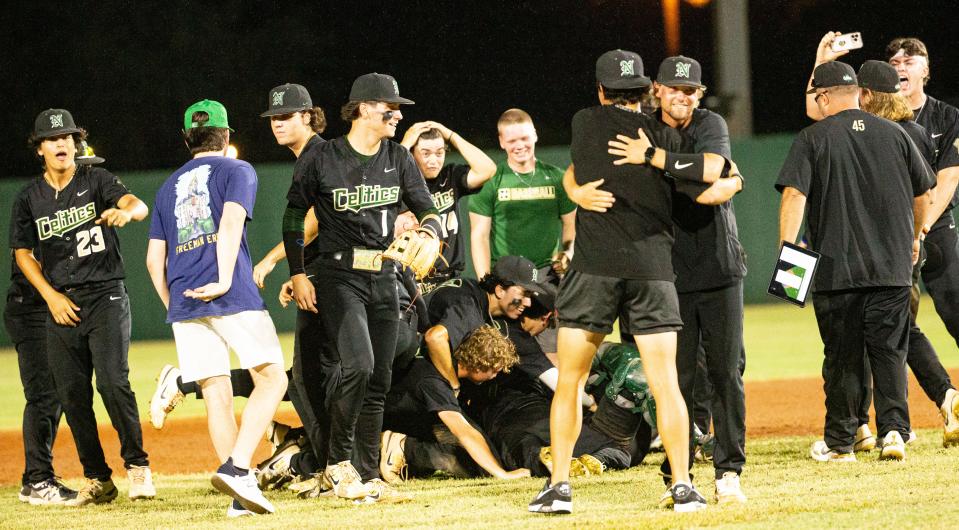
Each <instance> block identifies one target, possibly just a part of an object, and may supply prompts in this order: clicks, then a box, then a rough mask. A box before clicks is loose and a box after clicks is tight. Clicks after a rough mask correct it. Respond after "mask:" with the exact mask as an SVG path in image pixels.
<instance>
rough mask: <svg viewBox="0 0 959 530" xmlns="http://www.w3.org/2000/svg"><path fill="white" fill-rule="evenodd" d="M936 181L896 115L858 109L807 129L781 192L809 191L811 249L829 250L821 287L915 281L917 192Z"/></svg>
mask: <svg viewBox="0 0 959 530" xmlns="http://www.w3.org/2000/svg"><path fill="white" fill-rule="evenodd" d="M934 185H935V177H934V176H933V175H932V171H931V170H930V168H929V166H928V164H927V163H926V162H925V161H924V160H923V158H922V155H921V154H920V153H919V150H918V149H917V148H916V146H915V144H914V143H913V142H912V141H911V140H910V139H909V137H908V135H907V134H906V132H905V131H903V129H902V127H900V126H899V125H896V124H895V123H893V122H891V121H889V120H886V119H883V118H879V117H877V116H874V115H872V114H869V113H866V112H863V111H861V110H858V109H853V110H846V111H843V112H840V113H838V114H835V115H833V116H829V117H828V118H825V119H823V120H822V121H820V122H818V123H816V124H814V125H811V126H809V127H807V128H805V129H803V130H802V131H801V132H800V133H799V136H797V137H796V140H795V141H794V142H793V145H792V148H791V149H790V151H789V155H788V156H787V158H786V161H785V162H784V163H783V167H782V169H781V170H780V173H779V179H778V180H777V181H776V189H778V190H779V191H780V192H781V191H782V190H783V189H784V188H786V187H791V188H795V189H796V190H798V191H799V192H800V193H802V194H803V195H805V196H806V211H807V222H806V225H807V233H808V235H809V243H810V248H811V249H812V250H815V251H816V252H819V253H821V254H822V259H821V260H820V263H819V268H818V269H817V272H816V278H815V280H814V284H813V291H814V292H817V291H835V290H842V289H854V288H863V287H896V286H909V285H912V278H911V273H912V241H913V215H912V202H913V197H915V196H918V195H921V194H923V193H925V192H926V191H927V190H928V189H929V188H930V187H932V186H934ZM880 212H881V214H880Z"/></svg>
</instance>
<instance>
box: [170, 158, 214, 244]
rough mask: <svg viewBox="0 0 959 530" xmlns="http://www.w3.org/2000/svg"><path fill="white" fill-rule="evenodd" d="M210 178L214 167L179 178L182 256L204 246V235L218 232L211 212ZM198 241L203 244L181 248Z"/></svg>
mask: <svg viewBox="0 0 959 530" xmlns="http://www.w3.org/2000/svg"><path fill="white" fill-rule="evenodd" d="M209 179H210V166H208V165H206V164H204V165H202V166H200V167H197V168H194V169H191V170H190V171H187V172H186V173H183V174H182V175H180V176H179V177H178V178H177V181H176V206H175V207H174V210H173V214H174V215H175V216H176V237H177V242H178V243H180V245H178V246H177V253H178V254H179V253H180V252H182V251H183V250H191V249H192V248H194V247H197V246H200V245H201V244H202V241H203V239H202V237H203V236H205V235H207V234H212V233H214V232H216V223H214V222H213V212H212V210H210V188H209V187H208V186H207V181H208V180H209ZM197 238H201V239H200V240H201V243H199V244H197V245H193V246H190V248H183V249H181V248H180V247H183V246H184V244H185V243H187V242H191V241H192V240H194V239H197Z"/></svg>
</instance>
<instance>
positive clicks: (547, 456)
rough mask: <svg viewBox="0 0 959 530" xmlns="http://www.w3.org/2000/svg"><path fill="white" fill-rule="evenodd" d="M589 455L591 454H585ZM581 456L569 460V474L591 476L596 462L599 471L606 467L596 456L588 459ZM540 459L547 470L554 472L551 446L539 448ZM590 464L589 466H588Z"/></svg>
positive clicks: (571, 475)
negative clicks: (591, 468) (584, 459)
mask: <svg viewBox="0 0 959 530" xmlns="http://www.w3.org/2000/svg"><path fill="white" fill-rule="evenodd" d="M583 456H589V455H583ZM581 458H582V457H580V458H573V459H571V460H570V462H569V476H570V477H571V478H573V477H588V476H590V474H591V472H590V467H593V468H596V464H599V469H600V471H599V473H597V474H600V473H602V472H603V470H604V469H606V467H605V466H604V465H603V463H602V462H600V461H599V460H596V458H595V457H592V456H590V457H589V459H587V460H586V461H583V460H581ZM539 461H540V462H542V464H543V466H544V467H546V469H547V471H549V472H550V473H552V472H553V453H552V449H551V448H550V446H548V445H547V446H545V447H541V448H540V449H539ZM587 464H589V466H587Z"/></svg>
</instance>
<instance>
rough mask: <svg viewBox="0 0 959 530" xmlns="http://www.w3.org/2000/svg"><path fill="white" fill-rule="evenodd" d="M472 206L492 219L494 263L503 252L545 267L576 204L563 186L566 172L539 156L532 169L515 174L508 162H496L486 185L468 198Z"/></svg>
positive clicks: (492, 256)
mask: <svg viewBox="0 0 959 530" xmlns="http://www.w3.org/2000/svg"><path fill="white" fill-rule="evenodd" d="M469 208H470V212H472V213H476V214H479V215H483V216H486V217H490V218H491V225H492V226H491V228H490V255H491V261H492V263H491V265H492V264H495V263H496V261H497V260H499V258H501V257H503V256H523V257H524V258H526V259H528V260H530V261H532V262H533V263H534V264H535V265H536V266H537V267H545V266H547V265H549V264H550V263H551V261H552V259H553V255H554V254H555V253H556V250H557V249H558V248H559V244H560V238H561V235H562V231H563V223H562V220H561V218H560V217H561V216H563V215H566V214H568V213H570V212H572V211H573V210H575V209H576V205H575V204H574V203H573V201H571V200H570V199H569V197H568V196H567V195H566V190H565V189H563V170H562V169H560V168H558V167H555V166H551V165H549V164H546V163H544V162H541V161H539V160H537V161H536V166H535V169H534V170H533V172H532V173H517V172H516V171H514V170H513V169H512V168H510V167H509V164H506V163H502V164H499V165H498V166H496V173H495V174H494V175H493V177H492V178H491V179H490V180H489V181H488V182H486V184H484V185H483V189H482V190H480V192H479V193H477V194H476V195H474V196H472V197H470V204H469Z"/></svg>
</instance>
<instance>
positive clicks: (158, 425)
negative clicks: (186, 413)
mask: <svg viewBox="0 0 959 530" xmlns="http://www.w3.org/2000/svg"><path fill="white" fill-rule="evenodd" d="M178 377H180V369H179V368H177V367H176V366H173V365H172V364H168V365H166V366H164V367H163V368H162V369H161V370H160V374H159V375H158V376H157V379H156V380H157V388H156V390H154V391H153V397H152V398H150V423H152V424H153V428H154V429H162V428H163V422H165V421H166V416H167V414H169V413H171V412H173V409H174V408H176V406H177V405H179V404H180V402H181V401H183V392H180V387H178V386H177V384H176V380H177V378H178Z"/></svg>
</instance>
